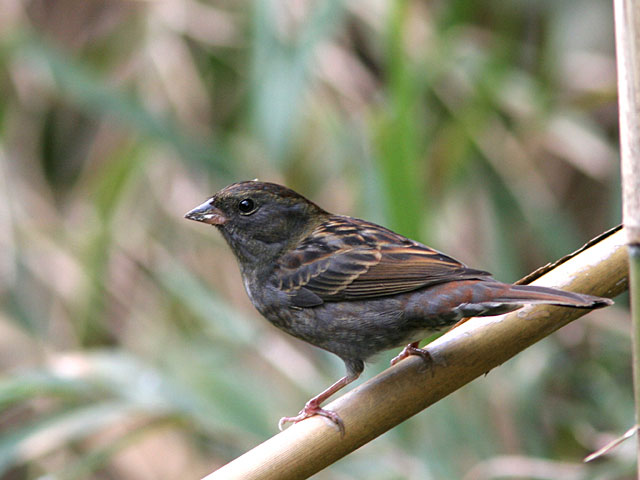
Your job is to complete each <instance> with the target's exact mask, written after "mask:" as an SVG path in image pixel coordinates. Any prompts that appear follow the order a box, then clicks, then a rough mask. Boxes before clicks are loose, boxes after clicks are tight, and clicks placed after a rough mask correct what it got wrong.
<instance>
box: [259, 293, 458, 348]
mask: <svg viewBox="0 0 640 480" xmlns="http://www.w3.org/2000/svg"><path fill="white" fill-rule="evenodd" d="M261 313H262V314H263V315H264V316H265V317H266V318H267V319H269V320H270V321H271V322H272V323H273V324H274V325H275V326H277V327H278V328H280V329H282V330H284V331H285V332H287V333H289V334H291V335H293V336H295V337H297V338H300V339H301V340H304V341H306V342H308V343H311V344H313V345H316V346H317V347H320V348H323V349H325V350H328V351H330V352H333V353H335V354H336V355H338V356H340V357H342V358H343V359H359V360H366V359H367V358H369V357H371V356H373V355H375V354H377V353H380V352H382V351H384V350H388V349H391V348H395V347H400V346H404V345H406V344H408V343H411V342H415V341H419V340H421V339H423V338H426V337H428V336H430V335H432V334H433V333H436V332H439V331H442V330H443V329H446V328H447V327H449V326H451V325H452V324H454V323H455V322H456V321H457V320H458V319H459V318H460V316H459V315H457V314H454V313H452V314H449V315H445V316H443V315H441V314H440V315H427V314H426V312H425V311H424V308H421V309H419V311H416V310H415V309H414V308H413V307H412V306H411V305H408V303H407V299H406V298H404V296H403V295H398V296H393V297H386V298H381V299H368V300H360V301H343V302H326V303H324V304H323V305H319V306H317V307H313V308H303V309H296V308H291V307H289V308H284V309H282V308H274V309H266V310H265V311H263V312H261Z"/></svg>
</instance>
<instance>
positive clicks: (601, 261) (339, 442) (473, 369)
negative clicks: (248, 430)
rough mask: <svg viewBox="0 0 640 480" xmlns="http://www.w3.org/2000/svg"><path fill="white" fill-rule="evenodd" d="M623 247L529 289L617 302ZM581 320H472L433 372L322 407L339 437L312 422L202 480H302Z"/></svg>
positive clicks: (417, 362) (623, 282)
mask: <svg viewBox="0 0 640 480" xmlns="http://www.w3.org/2000/svg"><path fill="white" fill-rule="evenodd" d="M624 245H625V235H624V231H622V230H617V231H614V232H613V233H611V234H609V235H605V236H604V238H602V240H601V241H599V242H597V243H595V244H594V245H591V246H590V247H589V248H587V249H585V250H583V251H581V252H580V253H579V254H577V255H575V256H573V257H571V258H569V259H568V260H566V261H565V262H563V263H562V264H560V265H558V266H556V267H555V268H553V269H552V270H551V271H549V272H546V273H545V274H544V275H543V276H541V277H540V278H539V279H537V280H536V281H534V282H533V283H534V284H537V285H546V286H551V287H557V288H564V289H567V290H572V291H577V292H583V293H591V294H594V295H601V296H607V297H613V296H616V295H618V294H620V293H621V292H623V291H624V290H625V289H626V288H627V273H628V263H627V253H626V249H625V246H624ZM585 313H588V311H585V310H578V309H571V308H562V307H553V306H548V305H538V306H529V307H525V308H523V309H521V310H518V311H516V312H513V313H510V314H507V315H502V316H496V317H484V318H473V319H471V320H469V321H468V322H466V323H465V324H463V325H461V326H460V327H458V328H455V329H453V330H451V331H450V332H448V333H447V334H445V335H443V336H442V337H440V338H439V339H437V340H436V341H434V342H432V343H431V344H429V346H428V350H429V352H430V353H431V354H432V355H433V357H434V358H435V360H436V362H437V366H436V367H435V368H433V371H432V372H427V371H426V369H425V364H424V362H423V360H422V359H419V358H415V357H412V358H409V359H407V360H404V361H402V362H400V363H399V364H398V365H396V366H395V367H391V368H389V369H387V370H385V371H384V372H382V373H381V374H379V375H377V376H376V377H374V378H372V379H371V380H369V381H368V382H366V383H364V384H363V385H361V386H359V387H357V388H355V389H354V390H352V391H350V392H349V393H347V394H345V395H344V396H342V397H340V398H338V399H337V400H335V401H333V402H332V403H331V404H329V405H328V408H329V409H331V410H335V411H337V412H338V413H339V415H340V416H341V418H342V419H343V420H344V424H345V427H346V435H345V436H344V437H341V436H340V433H339V432H338V430H337V429H336V428H334V426H333V425H331V424H329V423H328V422H327V421H326V420H325V419H324V418H322V417H312V418H309V419H307V420H304V421H302V422H300V423H298V424H295V425H292V426H291V427H289V428H288V429H287V430H285V431H284V432H282V433H280V434H278V435H276V436H274V437H272V438H271V439H269V440H267V441H266V442H264V443H262V444H261V445H258V446H257V447H255V448H254V449H252V450H250V451H249V452H247V453H245V454H244V455H242V456H240V457H238V458H237V459H235V460H234V461H232V462H230V463H228V464H227V465H225V466H223V467H221V468H220V469H219V470H217V471H215V472H213V473H212V474H210V475H208V476H207V477H205V479H206V480H216V479H245V480H249V479H262V480H270V479H279V480H287V479H302V478H307V477H309V476H310V475H313V474H314V473H316V472H318V471H320V470H322V469H323V468H325V467H326V466H328V465H330V464H331V463H333V462H335V461H337V460H338V459H340V458H342V457H343V456H345V455H347V454H348V453H350V452H352V451H354V450H355V449H357V448H358V447H360V446H362V445H364V444H365V443H367V442H369V441H371V440H373V439H374V438H376V437H377V436H379V435H381V434H382V433H384V432H386V431H387V430H389V429H390V428H393V427H394V426H395V425H398V424H399V423H401V422H402V421H404V420H406V419H407V418H409V417H411V416H413V415H415V414H416V413H418V412H420V411H421V410H423V409H425V408H426V407H428V406H429V405H431V404H433V403H435V402H437V401H438V400H440V399H442V398H443V397H445V396H447V395H448V394H450V393H451V392H454V391H455V390H457V389H458V388H460V387H462V386H463V385H465V384H467V383H469V382H470V381H471V380H473V379H474V378H476V377H478V376H481V375H483V374H484V373H486V372H488V371H489V370H491V369H493V368H495V367H497V366H499V365H500V364H502V363H504V362H505V361H507V360H508V359H509V358H511V357H513V356H514V355H516V354H517V353H519V352H520V351H522V350H524V349H525V348H527V347H528V346H530V345H532V344H534V343H536V342H537V341H539V340H541V339H542V338H544V337H546V336H547V335H549V334H551V333H552V332H554V331H556V330H557V329H558V328H560V327H562V326H564V325H566V324H567V323H569V322H571V321H572V320H575V319H576V318H578V317H580V316H582V315H584V314H585Z"/></svg>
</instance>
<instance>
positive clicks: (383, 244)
mask: <svg viewBox="0 0 640 480" xmlns="http://www.w3.org/2000/svg"><path fill="white" fill-rule="evenodd" d="M318 235H321V236H322V238H323V242H322V243H321V246H320V245H318V244H317V242H315V241H308V242H305V241H302V242H301V243H300V244H299V246H298V248H296V249H295V250H293V251H291V252H289V253H288V254H287V255H285V256H284V257H283V258H282V260H281V262H280V265H279V269H278V276H279V279H280V281H279V283H280V288H282V289H283V290H285V291H289V292H291V293H292V295H294V296H296V297H299V298H304V302H303V303H304V305H300V306H312V305H313V304H319V303H321V301H320V300H322V301H338V300H343V299H364V298H372V297H378V296H384V295H394V294H397V293H402V292H408V291H411V290H415V289H418V288H422V287H425V286H428V285H434V284H437V283H442V282H446V281H452V280H465V279H470V278H483V279H484V278H488V277H490V274H489V273H487V272H483V271H480V270H473V269H470V268H467V267H466V266H465V265H464V264H462V263H460V262H458V261H457V260H455V259H453V258H451V257H448V256H446V255H443V254H441V253H440V252H437V251H436V250H433V249H431V248H429V247H427V246H425V245H422V244H420V243H417V242H413V241H411V240H408V239H406V238H404V237H401V236H399V235H397V234H395V233H393V232H391V231H390V230H387V229H386V228H384V227H380V226H378V225H375V224H372V223H369V222H364V221H362V220H356V219H352V218H349V217H338V216H335V217H333V218H332V220H331V221H329V222H325V223H324V224H323V225H321V226H320V227H318V228H317V229H316V230H315V231H314V232H313V233H312V234H311V235H310V238H313V239H317V238H318ZM356 245H357V246H356ZM303 290H304V291H303ZM311 298H316V299H317V300H316V301H315V303H314V302H313V301H311V300H310V299H311ZM319 301H320V302H319Z"/></svg>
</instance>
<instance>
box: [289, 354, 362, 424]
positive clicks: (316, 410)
mask: <svg viewBox="0 0 640 480" xmlns="http://www.w3.org/2000/svg"><path fill="white" fill-rule="evenodd" d="M345 363H346V364H347V374H346V375H345V376H344V377H342V378H341V379H340V380H338V381H337V382H336V383H334V384H333V385H331V386H330V387H329V388H327V389H326V390H324V391H322V392H320V393H319V394H318V395H316V396H315V397H313V398H312V399H311V400H309V401H308V402H307V403H306V404H305V406H304V408H303V409H302V410H300V412H299V413H298V415H296V416H295V417H282V418H281V419H280V421H279V422H278V428H279V429H280V430H282V429H283V428H284V424H285V423H288V422H292V423H298V422H300V421H302V420H304V419H305V418H308V417H312V416H314V415H322V416H323V417H327V418H328V419H329V420H331V421H332V422H333V423H335V424H336V426H337V427H338V430H340V435H342V436H344V432H345V430H344V423H343V422H342V419H341V418H340V416H339V415H338V414H337V413H336V412H333V411H331V410H325V409H324V408H322V407H321V406H320V405H321V404H322V402H324V401H325V400H326V399H327V398H329V397H330V396H331V395H333V394H334V393H336V392H337V391H338V390H340V389H341V388H344V387H346V386H347V385H349V384H350V383H351V382H353V381H354V380H356V379H357V378H358V377H359V376H360V374H361V373H362V370H363V369H364V363H362V362H353V363H350V362H345Z"/></svg>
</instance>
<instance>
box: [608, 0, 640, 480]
mask: <svg viewBox="0 0 640 480" xmlns="http://www.w3.org/2000/svg"><path fill="white" fill-rule="evenodd" d="M613 3H614V17H615V28H616V52H617V67H618V106H619V115H620V153H621V167H622V168H621V170H622V218H623V223H624V225H625V230H626V232H627V244H628V246H629V267H630V299H631V318H632V342H633V344H632V359H633V385H634V387H633V388H634V396H635V409H636V424H637V423H638V422H639V421H640V3H638V2H637V0H615V1H614V2H613ZM637 445H638V447H637V448H638V450H637V452H636V456H637V459H638V465H640V442H637ZM637 478H639V479H640V468H639V469H638V471H637Z"/></svg>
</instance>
